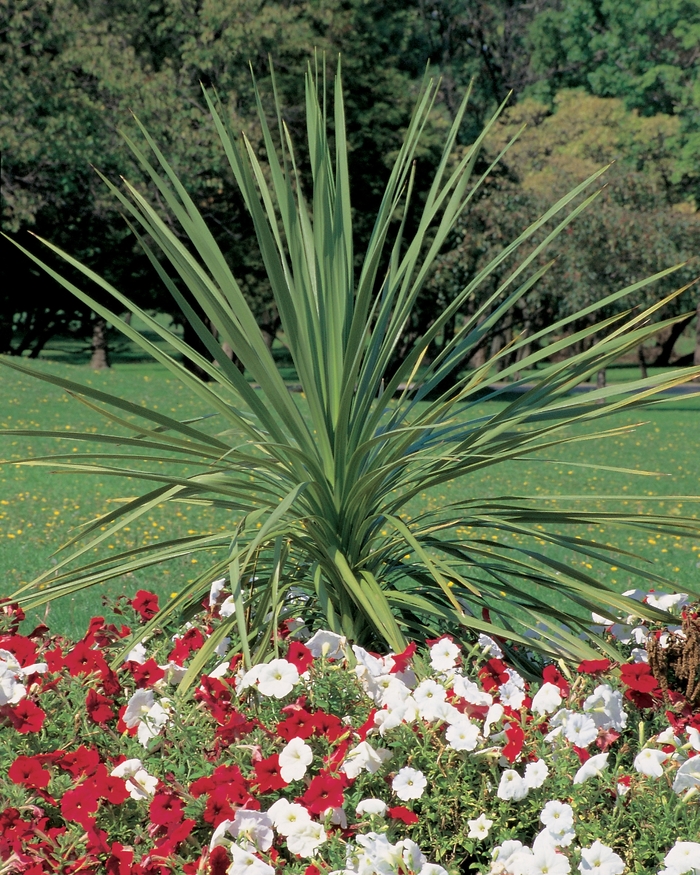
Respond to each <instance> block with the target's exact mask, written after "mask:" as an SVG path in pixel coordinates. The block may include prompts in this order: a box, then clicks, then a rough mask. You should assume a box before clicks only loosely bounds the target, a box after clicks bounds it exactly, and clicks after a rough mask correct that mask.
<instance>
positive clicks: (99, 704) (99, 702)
mask: <svg viewBox="0 0 700 875" xmlns="http://www.w3.org/2000/svg"><path fill="white" fill-rule="evenodd" d="M113 704H114V700H113V699H108V698H107V696H101V695H100V694H99V693H98V692H97V691H96V690H89V691H88V694H87V696H86V697H85V709H86V710H87V713H88V717H89V718H90V719H91V720H92V721H93V723H106V722H107V721H108V720H113V719H114V718H115V717H116V716H117V715H116V714H115V713H114V711H113V710H112V707H111V706H112V705H113Z"/></svg>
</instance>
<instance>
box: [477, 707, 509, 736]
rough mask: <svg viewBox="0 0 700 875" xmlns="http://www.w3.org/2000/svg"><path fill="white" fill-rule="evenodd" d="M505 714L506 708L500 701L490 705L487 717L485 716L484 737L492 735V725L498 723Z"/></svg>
mask: <svg viewBox="0 0 700 875" xmlns="http://www.w3.org/2000/svg"><path fill="white" fill-rule="evenodd" d="M504 714H505V709H504V707H503V705H501V704H500V703H499V702H496V704H495V705H491V706H490V707H489V710H488V711H487V712H486V717H485V718H484V728H483V730H482V731H483V735H484V738H488V737H489V735H491V727H492V726H493V724H494V723H498V721H499V720H500V719H501V717H503V715H504Z"/></svg>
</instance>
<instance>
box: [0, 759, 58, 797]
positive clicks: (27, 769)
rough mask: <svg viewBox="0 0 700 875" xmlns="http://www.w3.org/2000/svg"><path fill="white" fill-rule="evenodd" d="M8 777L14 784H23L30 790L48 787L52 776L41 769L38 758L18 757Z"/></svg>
mask: <svg viewBox="0 0 700 875" xmlns="http://www.w3.org/2000/svg"><path fill="white" fill-rule="evenodd" d="M7 777H8V778H9V779H10V780H11V781H12V783H13V784H21V785H22V786H23V787H27V788H28V789H29V790H40V789H42V788H43V787H47V786H48V783H49V781H50V780H51V775H49V773H48V772H47V771H46V769H43V768H42V767H41V763H40V762H39V760H38V759H37V758H36V757H27V756H18V757H17V759H16V760H15V761H14V762H13V763H12V765H11V766H10V768H9V770H8V772H7Z"/></svg>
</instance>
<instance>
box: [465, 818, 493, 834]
mask: <svg viewBox="0 0 700 875" xmlns="http://www.w3.org/2000/svg"><path fill="white" fill-rule="evenodd" d="M467 823H468V824H469V832H468V834H467V838H470V839H485V838H486V837H487V836H488V834H489V830H490V829H491V827H492V826H493V821H492V820H489V819H488V818H487V817H486V815H485V814H480V815H479V816H478V817H477V818H476V820H468V821H467Z"/></svg>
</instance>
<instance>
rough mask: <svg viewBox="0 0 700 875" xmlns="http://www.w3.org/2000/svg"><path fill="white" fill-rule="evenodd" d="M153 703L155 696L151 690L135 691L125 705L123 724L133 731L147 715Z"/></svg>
mask: <svg viewBox="0 0 700 875" xmlns="http://www.w3.org/2000/svg"><path fill="white" fill-rule="evenodd" d="M154 703H155V695H154V693H153V690H136V692H135V693H134V695H133V696H132V697H131V698H130V699H129V701H128V702H127V703H126V711H125V712H124V717H123V718H122V719H123V720H124V724H125V725H126V726H128V727H129V729H133V728H134V726H138V725H139V723H140V722H141V721H142V720H143V718H144V717H145V716H146V714H148V712H149V711H150V709H151V708H152V707H153V705H154Z"/></svg>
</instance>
